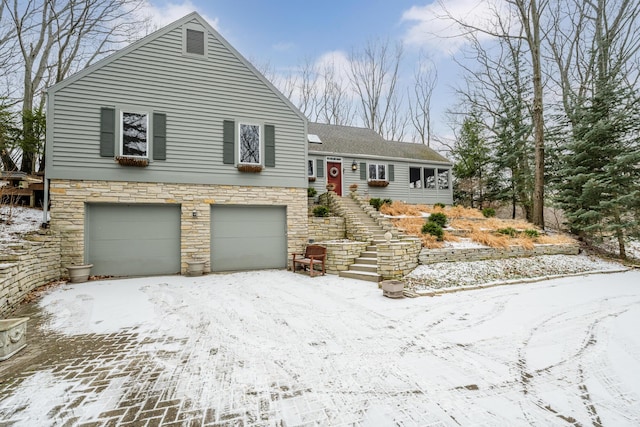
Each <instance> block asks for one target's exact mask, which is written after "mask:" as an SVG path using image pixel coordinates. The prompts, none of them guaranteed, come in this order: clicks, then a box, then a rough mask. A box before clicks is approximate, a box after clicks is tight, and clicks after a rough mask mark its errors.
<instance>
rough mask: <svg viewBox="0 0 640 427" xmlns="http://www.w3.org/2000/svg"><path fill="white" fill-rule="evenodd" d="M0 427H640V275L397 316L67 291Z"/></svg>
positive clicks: (367, 300) (123, 291) (5, 379)
mask: <svg viewBox="0 0 640 427" xmlns="http://www.w3.org/2000/svg"><path fill="white" fill-rule="evenodd" d="M19 314H26V315H31V316H33V319H32V321H31V322H30V325H29V326H30V328H31V329H30V331H29V334H30V344H29V346H28V347H27V349H26V350H24V351H23V352H22V353H20V354H19V355H18V356H16V357H14V358H12V359H11V360H9V361H6V362H0V425H25V426H40V425H160V424H162V425H245V426H254V425H255V426H262V425H265V426H271V425H287V426H292V425H380V426H387V425H403V426H409V425H419V426H429V425H434V426H435V425H442V426H454V425H486V426H496V425H572V424H575V425H578V424H581V425H594V426H596V425H605V426H607V425H616V426H619V425H640V385H639V383H640V382H639V381H638V380H639V379H640V334H638V332H637V325H639V324H640V272H638V271H634V272H628V273H617V274H609V275H593V276H585V277H574V278H566V279H557V280H553V281H546V282H540V283H535V284H522V285H514V286H503V287H497V288H492V289H485V290H479V291H468V292H460V293H455V294H450V295H444V296H440V297H435V298H415V299H403V300H390V299H386V298H384V297H382V296H381V291H380V290H378V289H377V288H376V287H375V285H372V284H370V283H366V282H358V281H354V280H349V279H340V278H337V277H335V276H324V277H318V278H313V279H310V278H308V277H306V276H303V275H299V274H293V273H289V272H284V271H260V272H251V273H238V274H229V275H209V276H205V277H199V278H186V277H155V278H144V279H129V280H111V281H100V282H91V283H86V284H79V285H64V286H61V287H59V288H58V289H55V290H53V291H52V292H50V293H48V294H47V295H46V296H45V297H43V298H42V299H41V300H40V301H39V305H35V304H34V305H28V306H24V307H22V308H21V310H20V312H19V313H17V315H19Z"/></svg>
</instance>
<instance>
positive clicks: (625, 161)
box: [558, 74, 640, 259]
mask: <svg viewBox="0 0 640 427" xmlns="http://www.w3.org/2000/svg"><path fill="white" fill-rule="evenodd" d="M639 102H640V99H639V97H638V93H637V92H636V91H635V90H633V89H632V88H629V87H628V86H627V85H625V84H624V82H622V81H620V80H618V79H616V78H615V76H611V77H609V76H607V75H606V74H605V75H601V77H600V78H599V79H598V80H597V81H596V83H595V86H594V91H593V95H592V96H591V99H590V102H589V103H588V105H585V106H583V107H582V108H580V109H579V110H578V114H577V122H576V124H575V126H574V131H573V138H572V140H571V141H570V142H569V144H568V145H567V147H566V151H565V153H564V156H563V168H562V170H561V174H562V176H563V179H562V181H561V182H560V184H559V190H560V191H559V197H558V199H559V202H560V206H561V207H562V208H563V209H564V210H565V215H566V217H567V220H568V223H569V226H570V228H571V230H572V231H573V232H575V233H578V234H579V235H580V236H582V237H583V238H584V239H585V240H587V241H594V240H599V238H600V237H603V236H604V237H613V238H615V239H616V240H617V243H618V248H619V254H620V257H621V258H623V259H624V258H626V250H625V238H626V237H627V236H630V235H636V236H637V234H638V227H639V219H640V218H638V209H639V204H640V144H639V136H638V135H639V132H640V125H639V123H640V121H639V120H640V104H639Z"/></svg>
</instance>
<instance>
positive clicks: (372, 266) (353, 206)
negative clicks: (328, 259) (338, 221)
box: [337, 196, 398, 283]
mask: <svg viewBox="0 0 640 427" xmlns="http://www.w3.org/2000/svg"><path fill="white" fill-rule="evenodd" d="M337 203H339V204H340V207H341V210H343V214H344V215H346V217H347V218H348V221H349V222H351V223H353V224H357V225H358V228H359V229H360V230H361V232H362V233H363V235H364V236H365V238H366V240H367V241H369V245H368V246H367V250H366V251H364V252H362V253H361V254H360V256H359V257H358V258H356V260H355V263H354V264H352V265H351V266H349V270H347V271H341V272H340V274H339V275H340V277H348V278H351V279H359V280H367V281H370V282H376V283H377V282H380V281H381V280H382V277H381V276H380V275H379V274H378V252H377V247H376V245H377V244H378V243H383V242H386V239H385V236H384V235H385V233H386V232H387V231H389V232H391V234H392V236H395V237H396V238H397V234H398V233H397V231H396V230H395V229H393V227H392V226H391V225H390V224H380V223H379V222H377V221H375V220H374V219H373V218H372V216H371V215H370V214H369V213H368V212H367V210H368V209H367V210H365V209H366V206H363V204H361V203H360V202H359V201H356V200H354V199H352V198H351V197H348V196H347V197H342V198H340V199H339V200H337ZM371 209H372V210H373V212H371V213H372V214H374V215H378V216H379V214H378V213H377V212H375V209H373V208H371ZM391 241H397V240H395V239H394V238H392V240H391Z"/></svg>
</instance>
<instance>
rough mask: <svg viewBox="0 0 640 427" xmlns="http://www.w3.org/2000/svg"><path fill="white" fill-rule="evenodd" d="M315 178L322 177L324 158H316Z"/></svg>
mask: <svg viewBox="0 0 640 427" xmlns="http://www.w3.org/2000/svg"><path fill="white" fill-rule="evenodd" d="M316 178H324V160H322V159H317V160H316Z"/></svg>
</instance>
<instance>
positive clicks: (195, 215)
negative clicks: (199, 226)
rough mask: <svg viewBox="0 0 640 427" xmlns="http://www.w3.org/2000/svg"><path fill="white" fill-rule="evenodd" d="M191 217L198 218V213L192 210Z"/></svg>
mask: <svg viewBox="0 0 640 427" xmlns="http://www.w3.org/2000/svg"><path fill="white" fill-rule="evenodd" d="M191 216H192V217H194V218H198V211H197V210H195V209H194V210H193V212H191Z"/></svg>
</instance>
